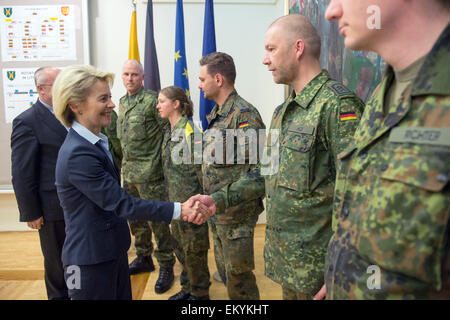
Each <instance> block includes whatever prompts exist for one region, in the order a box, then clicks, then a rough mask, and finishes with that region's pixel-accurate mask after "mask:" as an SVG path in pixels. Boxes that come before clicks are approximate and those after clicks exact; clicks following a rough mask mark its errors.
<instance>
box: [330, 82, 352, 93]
mask: <svg viewBox="0 0 450 320" xmlns="http://www.w3.org/2000/svg"><path fill="white" fill-rule="evenodd" d="M328 87H329V88H330V89H331V90H333V91H334V93H336V94H337V95H338V96H339V97H353V96H354V93H353V92H352V91H351V90H350V89H349V88H347V87H346V86H344V85H343V84H342V83H339V82H334V81H333V82H331V83H330V84H329V85H328Z"/></svg>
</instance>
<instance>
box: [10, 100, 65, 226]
mask: <svg viewBox="0 0 450 320" xmlns="http://www.w3.org/2000/svg"><path fill="white" fill-rule="evenodd" d="M66 135H67V130H66V128H64V126H63V125H62V124H61V122H59V121H58V119H56V118H55V116H54V115H53V114H52V113H51V112H50V111H49V110H48V109H47V108H46V107H44V105H43V104H42V103H41V102H40V101H39V100H38V101H37V102H36V103H35V104H34V105H33V106H32V107H31V108H30V109H28V110H26V111H24V112H22V113H21V114H20V115H18V116H17V117H16V118H15V119H14V120H13V126H12V134H11V171H12V172H11V173H12V184H13V188H14V193H15V195H16V199H17V204H18V207H19V212H20V221H22V222H23V221H33V220H36V219H38V218H40V217H44V220H47V221H58V220H63V219H64V216H63V211H62V208H61V206H60V205H59V200H58V195H57V194H56V187H55V167H56V159H57V157H58V151H59V148H60V147H61V145H62V144H63V142H64V139H65V138H66Z"/></svg>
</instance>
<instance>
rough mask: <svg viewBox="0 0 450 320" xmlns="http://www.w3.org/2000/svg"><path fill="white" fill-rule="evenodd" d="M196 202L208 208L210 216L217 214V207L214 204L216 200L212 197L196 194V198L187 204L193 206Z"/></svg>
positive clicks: (191, 198)
mask: <svg viewBox="0 0 450 320" xmlns="http://www.w3.org/2000/svg"><path fill="white" fill-rule="evenodd" d="M196 201H200V202H201V203H202V204H204V205H205V206H207V207H208V209H209V211H210V216H212V215H213V214H215V213H216V205H215V203H214V199H213V198H212V197H211V196H208V195H204V194H196V195H195V196H192V197H190V198H189V199H188V200H187V201H186V202H187V203H188V204H189V205H190V206H192V205H193V204H194V203H195V202H196Z"/></svg>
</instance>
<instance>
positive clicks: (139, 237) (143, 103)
mask: <svg viewBox="0 0 450 320" xmlns="http://www.w3.org/2000/svg"><path fill="white" fill-rule="evenodd" d="M156 105H157V96H156V93H155V92H153V91H150V90H147V89H144V88H141V90H140V91H139V92H138V93H137V94H135V95H134V96H133V97H129V96H128V95H125V96H123V97H122V98H121V99H120V104H119V118H118V121H117V135H118V137H119V139H120V142H121V145H122V152H123V160H122V175H123V180H124V188H125V189H126V190H127V191H128V193H129V194H130V195H131V196H133V197H138V198H142V199H153V200H167V191H166V186H165V183H164V175H163V170H162V161H161V145H162V140H163V136H164V131H165V129H166V127H167V126H168V125H169V122H168V121H167V120H166V119H161V117H160V116H159V112H158V110H157V109H156ZM129 224H130V229H131V233H132V234H133V235H134V236H135V247H136V254H137V255H138V256H149V255H151V254H152V252H153V244H152V230H153V232H154V233H155V239H156V244H157V249H156V250H155V257H156V259H157V260H158V263H159V265H160V267H164V268H172V266H173V265H174V263H175V258H174V255H173V250H174V248H175V240H174V239H173V237H172V235H171V234H170V228H169V225H168V224H166V223H164V222H150V223H149V222H147V221H129ZM150 226H151V227H150Z"/></svg>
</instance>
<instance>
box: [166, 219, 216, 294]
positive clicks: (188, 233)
mask: <svg viewBox="0 0 450 320" xmlns="http://www.w3.org/2000/svg"><path fill="white" fill-rule="evenodd" d="M170 226H171V229H172V235H173V236H174V237H175V239H176V240H177V241H178V244H179V246H178V247H177V248H176V249H175V251H176V254H177V257H178V259H179V260H180V262H181V263H182V265H183V271H182V273H181V276H180V284H181V288H182V289H183V291H184V292H188V293H191V294H192V295H194V296H197V297H203V296H206V295H208V294H209V286H210V285H211V282H210V281H209V278H210V275H209V269H208V249H209V235H208V225H207V224H202V225H195V224H192V223H188V222H184V221H182V220H181V221H176V220H174V221H172V223H171V224H170Z"/></svg>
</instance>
